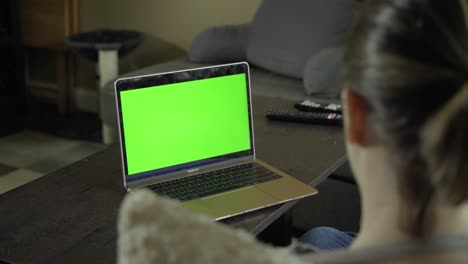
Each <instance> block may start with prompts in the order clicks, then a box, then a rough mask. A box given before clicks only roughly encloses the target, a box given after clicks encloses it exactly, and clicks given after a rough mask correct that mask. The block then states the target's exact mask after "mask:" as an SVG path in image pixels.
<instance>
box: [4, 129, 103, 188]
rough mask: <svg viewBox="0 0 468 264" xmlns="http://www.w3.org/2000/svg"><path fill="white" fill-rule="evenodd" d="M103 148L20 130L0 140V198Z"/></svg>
mask: <svg viewBox="0 0 468 264" xmlns="http://www.w3.org/2000/svg"><path fill="white" fill-rule="evenodd" d="M104 148H105V145H103V144H99V143H94V142H88V141H82V140H70V139H65V138H61V137H57V136H53V135H49V134H44V133H40V132H35V131H31V130H23V131H20V132H18V133H16V134H12V135H9V136H6V137H2V138H0V194H2V193H5V192H7V191H9V190H12V189H14V188H16V187H18V186H21V185H23V184H26V183H28V182H30V181H32V180H35V179H37V178H40V177H41V176H44V175H45V174H47V173H49V172H52V171H55V170H57V169H59V168H62V167H64V166H67V165H69V164H71V163H73V162H75V161H78V160H80V159H83V158H85V157H87V156H89V155H91V154H94V153H96V152H98V151H100V150H103V149H104Z"/></svg>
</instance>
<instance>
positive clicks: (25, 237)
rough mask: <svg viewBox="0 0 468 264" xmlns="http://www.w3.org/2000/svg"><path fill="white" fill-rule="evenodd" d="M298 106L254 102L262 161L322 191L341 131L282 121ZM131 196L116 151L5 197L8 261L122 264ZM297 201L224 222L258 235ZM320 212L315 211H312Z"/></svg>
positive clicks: (340, 154) (2, 229)
mask: <svg viewBox="0 0 468 264" xmlns="http://www.w3.org/2000/svg"><path fill="white" fill-rule="evenodd" d="M291 105H292V104H291V102H289V101H284V100H281V99H275V98H268V97H253V106H254V112H253V117H254V126H255V128H254V129H255V140H256V141H255V145H256V150H257V157H258V158H259V159H261V160H263V161H265V162H267V163H269V164H271V165H273V166H275V167H277V168H279V169H280V170H283V171H284V172H286V173H288V174H290V175H292V176H294V177H297V178H298V179H299V180H301V181H303V182H306V183H309V184H312V185H314V186H316V185H317V184H318V183H320V182H321V181H322V180H324V179H325V178H326V177H327V176H328V175H330V174H331V173H332V172H333V171H334V170H335V169H336V168H337V167H339V166H341V165H342V164H343V163H344V162H345V161H346V157H345V149H344V145H343V136H342V132H341V129H340V128H336V127H326V126H315V125H310V124H299V123H284V122H274V121H268V120H266V119H265V116H264V113H265V112H266V111H267V110H272V109H278V108H281V109H283V108H291ZM125 194H126V192H125V189H124V188H123V184H122V168H121V160H120V149H119V147H118V146H117V145H113V146H109V147H108V148H107V149H105V150H104V151H102V152H99V153H97V154H94V155H92V156H90V157H88V158H85V159H83V160H81V161H79V162H77V163H74V164H72V165H70V166H67V167H65V168H63V169H60V170H58V171H56V172H53V173H51V174H49V175H46V176H44V177H42V178H40V179H38V180H36V181H33V182H31V183H28V184H26V185H24V186H22V187H20V188H17V189H15V190H12V191H10V192H8V193H5V194H3V195H1V196H0V216H1V217H0V234H1V235H0V259H5V260H7V261H11V262H13V263H83V262H86V263H115V256H116V240H117V233H116V220H117V215H118V210H119V206H120V203H121V201H122V199H123V197H124V196H125ZM295 203H296V202H288V203H285V204H282V205H278V206H275V207H271V208H266V209H263V210H259V211H254V212H251V213H248V214H244V215H241V216H237V217H233V218H229V219H226V220H224V221H223V222H224V223H226V224H228V225H231V226H233V227H235V228H243V229H245V230H248V231H249V232H251V233H252V234H254V235H258V234H259V233H260V232H262V231H263V230H265V228H267V227H268V226H269V225H270V224H271V223H273V222H274V221H275V220H276V219H278V218H279V217H281V216H282V215H283V214H284V213H285V212H287V211H288V210H289V209H290V208H291V207H292V206H293V205H294V204H295ZM311 210H313V208H311Z"/></svg>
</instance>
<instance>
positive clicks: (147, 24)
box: [77, 0, 261, 87]
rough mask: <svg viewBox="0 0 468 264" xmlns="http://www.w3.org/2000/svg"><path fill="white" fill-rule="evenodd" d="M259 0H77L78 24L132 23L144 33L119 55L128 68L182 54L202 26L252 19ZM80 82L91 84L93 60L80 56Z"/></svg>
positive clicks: (129, 26) (123, 68)
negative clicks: (129, 50) (130, 49)
mask: <svg viewBox="0 0 468 264" xmlns="http://www.w3.org/2000/svg"><path fill="white" fill-rule="evenodd" d="M260 2H261V0H238V1H233V0H196V1H195V0H135V1H130V0H99V1H96V0H80V1H79V12H80V16H79V28H80V30H83V31H87V30H93V29H98V28H114V29H135V30H139V31H142V32H144V33H145V34H146V39H145V41H144V43H143V44H142V45H141V47H139V48H138V49H137V50H136V51H135V52H134V53H132V54H130V55H129V56H128V57H126V58H124V59H122V60H121V65H120V69H121V70H120V71H121V72H128V71H131V70H135V69H137V68H141V67H144V66H147V65H151V64H154V63H158V62H163V61H167V60H170V59H172V58H175V57H179V56H183V55H185V54H186V52H187V50H188V49H189V48H190V44H191V41H192V39H193V37H194V36H195V35H196V34H197V33H198V32H200V31H201V30H203V29H205V28H207V27H209V26H213V25H224V24H239V23H245V22H248V21H250V20H251V19H252V17H253V16H254V14H255V12H256V9H257V7H258V6H259V4H260ZM78 68H79V70H78V73H77V77H78V83H79V85H80V86H86V87H89V86H92V85H93V84H94V79H93V78H94V73H93V71H94V65H93V64H92V63H89V62H84V61H82V60H80V61H79V67H78Z"/></svg>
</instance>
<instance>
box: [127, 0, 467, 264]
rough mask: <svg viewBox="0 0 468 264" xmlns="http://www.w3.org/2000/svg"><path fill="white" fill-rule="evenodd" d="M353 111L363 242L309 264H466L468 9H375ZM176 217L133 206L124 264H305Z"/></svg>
mask: <svg viewBox="0 0 468 264" xmlns="http://www.w3.org/2000/svg"><path fill="white" fill-rule="evenodd" d="M342 101H343V105H344V114H345V124H344V130H345V138H346V147H347V151H348V155H349V160H350V164H351V167H352V169H353V172H354V174H355V176H356V180H357V182H358V185H359V189H360V193H361V198H362V217H361V231H360V233H359V235H358V236H357V238H356V239H355V240H354V242H353V243H352V244H351V247H350V248H349V249H347V250H339V251H330V252H329V253H314V254H306V255H303V257H302V260H304V261H307V262H309V263H310V262H312V263H342V262H345V263H359V262H362V261H373V262H372V263H380V262H379V261H384V262H385V261H389V260H390V261H391V260H394V259H400V260H402V259H403V260H407V261H408V262H409V263H441V262H442V261H445V262H448V263H460V262H462V263H463V262H464V261H466V260H467V259H468V203H467V200H468V122H467V121H468V0H450V1H441V0H368V1H367V2H365V3H364V4H363V6H362V10H361V11H360V13H359V14H358V16H357V17H356V19H355V22H354V25H353V28H352V30H351V32H350V37H349V39H348V43H347V47H346V51H345V58H344V90H343V92H342ZM173 206H174V204H173V203H171V202H167V203H166V202H165V201H164V199H161V198H159V199H156V198H155V197H154V195H153V194H151V193H146V194H141V195H139V194H135V195H134V196H133V197H130V198H127V199H126V202H125V203H124V205H123V209H122V211H121V216H120V217H121V219H120V222H119V236H120V237H119V259H120V261H119V262H120V263H127V262H128V263H132V262H133V261H134V260H137V259H138V258H139V257H141V258H142V259H145V260H148V261H147V263H151V262H152V261H159V263H165V262H170V263H219V262H223V263H299V262H300V261H298V260H297V259H293V258H294V257H290V256H289V255H285V254H284V251H274V250H272V249H270V248H265V247H264V246H261V245H259V244H258V243H256V242H255V241H254V240H253V239H251V238H249V236H247V235H245V234H243V235H240V234H239V233H236V232H234V231H232V230H227V229H226V228H224V227H223V226H220V225H217V224H212V223H210V222H209V221H208V220H206V219H205V220H203V219H200V218H196V217H191V216H190V215H189V214H188V213H186V212H182V211H178V210H174V208H173ZM179 230H180V232H176V231H179ZM341 235H342V234H341ZM200 238H203V239H201V240H202V242H203V243H199V241H200ZM350 241H352V239H350ZM421 255H423V256H422V257H421ZM427 255H430V256H431V257H430V258H425V257H424V256H427ZM415 256H416V257H415ZM290 258H291V259H290ZM366 263H368V262H366ZM385 263H389V262H385Z"/></svg>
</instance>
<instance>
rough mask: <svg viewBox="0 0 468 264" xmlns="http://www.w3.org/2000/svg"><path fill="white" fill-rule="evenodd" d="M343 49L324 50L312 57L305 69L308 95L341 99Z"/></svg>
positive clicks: (305, 84)
mask: <svg viewBox="0 0 468 264" xmlns="http://www.w3.org/2000/svg"><path fill="white" fill-rule="evenodd" d="M342 62H343V48H341V47H339V48H331V49H323V50H322V51H320V52H319V53H317V54H315V55H312V56H311V57H310V58H309V60H307V63H306V65H305V69H304V79H303V82H304V88H305V91H306V93H307V94H308V95H312V96H318V97H324V98H339V95H340V91H341V66H342Z"/></svg>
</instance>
